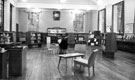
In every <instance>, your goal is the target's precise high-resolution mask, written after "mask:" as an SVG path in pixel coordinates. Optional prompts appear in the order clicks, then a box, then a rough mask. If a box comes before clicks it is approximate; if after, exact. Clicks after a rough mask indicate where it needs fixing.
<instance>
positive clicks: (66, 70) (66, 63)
mask: <svg viewBox="0 0 135 80" xmlns="http://www.w3.org/2000/svg"><path fill="white" fill-rule="evenodd" d="M66 71H67V58H66Z"/></svg>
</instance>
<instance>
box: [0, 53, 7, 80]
mask: <svg viewBox="0 0 135 80" xmlns="http://www.w3.org/2000/svg"><path fill="white" fill-rule="evenodd" d="M7 58H8V54H7V51H0V79H6V78H7V63H8V62H7Z"/></svg>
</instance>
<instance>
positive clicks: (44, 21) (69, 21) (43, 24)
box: [39, 10, 74, 32]
mask: <svg viewBox="0 0 135 80" xmlns="http://www.w3.org/2000/svg"><path fill="white" fill-rule="evenodd" d="M39 19H40V21H39V31H40V32H46V30H47V28H52V27H62V28H66V29H67V31H68V32H73V20H74V14H73V13H72V12H71V11H68V10H62V11H61V17H60V20H59V21H54V20H53V10H49V11H43V12H42V13H41V14H40V18H39Z"/></svg>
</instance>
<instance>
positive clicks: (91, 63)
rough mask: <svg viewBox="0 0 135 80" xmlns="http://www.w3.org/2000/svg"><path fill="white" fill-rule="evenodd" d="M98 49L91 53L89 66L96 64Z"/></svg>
mask: <svg viewBox="0 0 135 80" xmlns="http://www.w3.org/2000/svg"><path fill="white" fill-rule="evenodd" d="M97 51H99V50H98V49H95V50H93V52H92V54H91V55H90V57H89V59H88V66H89V67H91V66H93V65H94V62H95V58H96V53H97Z"/></svg>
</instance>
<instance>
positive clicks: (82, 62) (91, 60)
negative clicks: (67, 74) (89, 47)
mask: <svg viewBox="0 0 135 80" xmlns="http://www.w3.org/2000/svg"><path fill="white" fill-rule="evenodd" d="M97 51H99V50H98V49H95V50H93V52H92V54H91V55H90V57H89V59H83V58H78V59H75V60H74V65H75V67H76V64H79V65H80V66H81V65H82V66H84V67H88V75H89V76H90V67H93V74H94V75H95V70H94V62H95V58H96V52H97Z"/></svg>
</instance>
